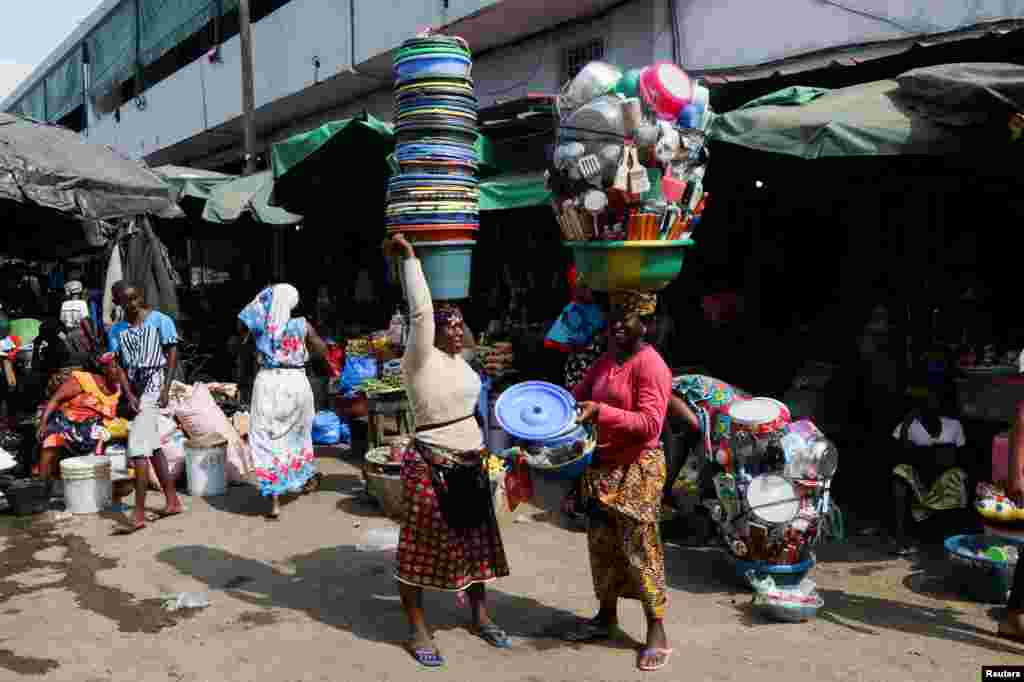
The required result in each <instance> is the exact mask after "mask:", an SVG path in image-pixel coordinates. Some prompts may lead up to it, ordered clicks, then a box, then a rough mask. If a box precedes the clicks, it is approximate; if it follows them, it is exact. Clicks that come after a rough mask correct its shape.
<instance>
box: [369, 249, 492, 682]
mask: <svg viewBox="0 0 1024 682" xmlns="http://www.w3.org/2000/svg"><path fill="white" fill-rule="evenodd" d="M384 248H385V252H386V253H387V254H388V255H389V256H390V257H395V258H400V259H401V263H402V265H401V267H402V276H403V278H404V281H405V288H406V293H407V296H408V299H409V316H410V334H409V341H408V345H407V347H406V350H405V356H404V357H403V358H402V371H403V373H404V375H405V387H406V391H407V393H408V396H409V402H410V404H411V405H412V409H413V413H414V415H415V418H416V425H417V426H416V436H415V438H414V440H413V442H412V444H411V445H410V447H409V448H408V450H407V451H406V453H405V456H404V458H403V460H402V483H403V486H404V488H405V503H406V510H405V519H404V521H403V522H402V530H401V534H400V535H399V542H398V570H397V572H396V578H397V579H398V582H399V591H400V593H401V596H402V605H403V607H404V608H405V612H406V616H407V617H408V618H409V625H410V628H411V630H412V637H411V642H410V645H409V646H410V649H411V651H412V654H413V656H414V657H415V658H416V660H417V661H418V662H419V663H420V664H421V665H423V666H425V667H438V666H440V665H443V662H444V661H443V659H442V657H441V654H440V652H439V651H438V649H437V646H436V645H435V644H434V642H433V638H432V636H431V634H430V631H429V630H428V628H427V625H426V620H425V618H424V614H423V588H427V589H434V590H442V591H447V592H461V591H463V590H465V591H466V592H467V593H468V595H469V602H470V605H471V607H472V618H473V629H474V632H475V633H476V634H478V635H479V636H480V637H481V638H482V639H484V640H485V641H486V642H488V643H489V644H491V645H493V646H495V647H499V648H505V647H508V646H509V645H510V642H509V639H508V635H506V634H505V632H504V631H503V630H502V629H501V628H500V627H498V626H497V625H495V624H494V623H493V622H492V621H491V619H490V616H489V614H488V612H487V605H486V602H485V594H486V593H485V588H484V585H485V583H487V582H490V581H492V580H494V579H496V578H502V577H504V576H507V575H508V574H509V570H508V561H507V560H506V558H505V549H504V546H503V545H502V542H501V534H500V532H499V531H498V522H497V519H496V518H495V514H494V506H493V498H492V497H491V494H490V484H489V482H487V480H486V474H485V473H484V471H483V468H482V466H481V456H482V454H483V452H484V437H483V433H482V431H481V430H480V426H479V425H478V424H477V421H476V419H475V417H476V405H477V399H478V398H479V396H480V377H479V376H478V375H477V374H476V372H474V371H473V369H472V368H471V367H470V366H469V364H467V363H466V361H465V359H464V358H463V357H462V350H463V344H464V333H465V328H464V325H463V320H462V313H461V312H460V311H459V309H458V308H457V307H455V306H453V305H450V304H439V305H437V306H436V307H435V304H434V302H433V301H432V300H431V296H430V289H429V288H428V286H427V280H426V278H425V277H424V275H423V268H422V266H421V264H420V261H419V259H417V258H416V254H415V252H414V250H413V247H412V245H411V244H409V242H408V241H406V240H405V238H404V237H403V236H402V235H400V234H399V235H395V237H394V239H392V240H389V241H387V242H385V244H384Z"/></svg>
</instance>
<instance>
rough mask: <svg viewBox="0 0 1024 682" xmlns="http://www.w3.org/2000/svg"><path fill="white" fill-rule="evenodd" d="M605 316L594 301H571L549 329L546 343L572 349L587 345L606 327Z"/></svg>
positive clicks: (553, 346) (550, 346)
mask: <svg viewBox="0 0 1024 682" xmlns="http://www.w3.org/2000/svg"><path fill="white" fill-rule="evenodd" d="M604 324H605V321H604V316H603V315H602V314H601V309H600V308H599V307H598V306H597V305H595V304H593V303H570V304H569V305H567V306H565V308H564V309H563V310H562V314H561V315H559V316H558V319H557V320H555V323H554V324H553V325H551V329H550V330H549V331H548V335H547V338H546V339H545V342H544V345H545V346H547V347H548V348H559V349H562V350H570V349H572V348H578V347H583V346H587V345H589V344H590V342H591V341H592V340H593V339H594V336H596V335H597V333H598V332H599V331H601V330H602V329H604Z"/></svg>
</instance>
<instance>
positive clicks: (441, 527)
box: [395, 443, 509, 592]
mask: <svg viewBox="0 0 1024 682" xmlns="http://www.w3.org/2000/svg"><path fill="white" fill-rule="evenodd" d="M481 455H482V452H479V451H478V452H463V453H454V452H450V451H446V450H443V449H441V448H432V447H428V446H425V445H424V444H422V443H420V444H411V445H410V446H409V447H408V448H407V449H406V451H405V454H404V456H403V458H402V472H401V478H402V485H403V487H404V492H405V511H404V519H403V521H402V529H401V533H400V534H399V538H398V570H397V571H396V572H395V577H396V578H397V579H398V580H399V582H402V583H405V584H407V585H413V586H415V587H425V588H428V589H433V590H447V591H453V592H461V591H462V590H464V589H466V588H467V587H469V586H470V585H473V584H474V583H486V582H489V581H491V580H494V579H495V578H503V577H505V576H507V575H508V574H509V570H508V560H507V559H506V557H505V547H504V545H503V544H502V542H501V533H500V532H499V530H498V521H497V519H496V518H495V516H494V513H493V510H492V513H491V514H490V520H488V521H486V522H484V523H483V524H482V525H481V526H479V527H477V528H471V529H468V530H456V529H453V528H450V527H449V526H448V524H447V523H445V520H444V517H443V516H442V514H441V507H440V505H439V502H438V498H437V495H436V494H435V492H434V485H433V483H432V481H431V476H430V466H431V464H435V465H443V464H451V463H453V462H457V463H458V464H461V465H474V464H476V465H480V463H481ZM428 457H429V458H430V459H431V460H432V463H431V464H428V463H427V461H426V459H425V458H428Z"/></svg>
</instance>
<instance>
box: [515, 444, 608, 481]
mask: <svg viewBox="0 0 1024 682" xmlns="http://www.w3.org/2000/svg"><path fill="white" fill-rule="evenodd" d="M593 456H594V448H591V449H590V450H587V451H586V452H585V453H583V456H582V457H580V458H579V459H576V460H573V461H572V462H569V463H568V464H563V465H562V466H558V467H530V470H531V471H535V472H537V473H538V474H540V475H541V476H544V477H545V478H552V479H556V480H562V481H566V480H569V481H574V480H576V479H577V478H579V477H580V476H582V475H583V472H584V471H586V470H587V467H588V466H589V465H590V459H591V458H592V457H593Z"/></svg>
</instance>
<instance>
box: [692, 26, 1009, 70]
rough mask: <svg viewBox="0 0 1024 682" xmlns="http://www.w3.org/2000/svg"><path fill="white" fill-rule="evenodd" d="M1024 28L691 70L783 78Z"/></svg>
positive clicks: (975, 29) (978, 29) (980, 29)
mask: <svg viewBox="0 0 1024 682" xmlns="http://www.w3.org/2000/svg"><path fill="white" fill-rule="evenodd" d="M1021 29H1024V19H1006V20H998V21H993V22H988V23H985V24H980V25H978V26H972V27H969V28H965V29H960V30H956V31H950V32H947V33H939V34H934V35H928V36H915V37H912V38H901V39H897V40H887V41H885V42H880V43H866V44H860V45H844V46H841V47H834V48H829V49H827V50H820V51H818V52H813V53H809V54H803V55H799V56H795V57H788V58H786V59H780V60H777V61H773V62H768V63H766V64H758V65H756V66H739V67H732V68H727V69H705V70H703V71H698V70H693V71H690V75H691V76H695V77H699V78H702V79H703V80H704V81H706V82H707V83H708V84H709V85H712V86H714V85H723V84H726V83H732V82H736V81H749V80H759V79H762V78H780V77H784V76H791V75H794V74H798V73H802V72H805V71H814V70H817V69H824V68H829V67H835V68H838V67H848V66H860V65H862V64H864V63H866V62H870V61H874V60H876V59H883V58H885V57H892V56H894V55H899V54H903V53H906V52H909V51H912V50H915V49H921V48H931V47H936V46H939V45H946V44H950V43H955V42H958V41H963V40H977V39H980V38H986V37H991V38H999V37H1003V36H1007V35H1009V34H1012V33H1015V32H1017V31H1020V30H1021Z"/></svg>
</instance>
